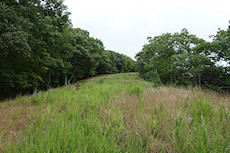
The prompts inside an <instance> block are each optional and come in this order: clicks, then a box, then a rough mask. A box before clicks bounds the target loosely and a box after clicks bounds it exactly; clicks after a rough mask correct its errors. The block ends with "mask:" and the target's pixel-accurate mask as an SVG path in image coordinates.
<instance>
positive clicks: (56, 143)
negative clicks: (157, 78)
mask: <svg viewBox="0 0 230 153" xmlns="http://www.w3.org/2000/svg"><path fill="white" fill-rule="evenodd" d="M229 98H230V96H229V94H224V95H223V94H219V93H216V92H213V91H204V90H199V89H197V88H192V87H191V88H184V87H173V86H159V87H155V86H154V85H153V84H152V83H150V82H146V81H143V80H142V79H140V78H139V77H138V75H137V73H125V74H115V75H104V76H100V77H95V78H91V79H88V80H84V81H81V82H78V83H76V84H74V85H70V86H66V87H62V88H56V89H53V90H49V91H46V92H40V93H38V94H34V95H31V96H24V97H20V96H19V97H17V98H16V99H14V100H11V101H6V102H5V103H1V104H0V125H1V126H0V148H1V149H0V152H1V151H2V152H230V144H229V142H230V130H229V128H230V109H229V106H230V104H229Z"/></svg>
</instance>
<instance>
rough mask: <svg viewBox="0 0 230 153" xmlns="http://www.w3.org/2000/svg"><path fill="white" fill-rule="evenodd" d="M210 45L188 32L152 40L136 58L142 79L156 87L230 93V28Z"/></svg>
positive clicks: (223, 31)
mask: <svg viewBox="0 0 230 153" xmlns="http://www.w3.org/2000/svg"><path fill="white" fill-rule="evenodd" d="M212 38H213V41H212V42H206V41H205V40H203V39H200V38H198V37H197V36H195V35H193V34H189V32H188V30H187V29H182V30H181V32H180V33H173V34H171V33H165V34H162V35H160V36H156V37H153V38H152V37H149V38H148V43H147V44H145V45H144V47H143V49H142V51H141V52H139V53H138V54H137V55H136V58H137V70H138V72H139V73H140V75H141V77H143V78H144V79H146V80H149V81H153V82H155V85H156V86H157V85H161V84H170V85H184V86H198V87H202V88H209V89H214V90H218V91H230V68H229V64H230V26H229V27H228V29H227V30H220V29H219V31H218V32H217V34H216V35H214V36H212Z"/></svg>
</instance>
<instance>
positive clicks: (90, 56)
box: [0, 0, 135, 99]
mask: <svg viewBox="0 0 230 153" xmlns="http://www.w3.org/2000/svg"><path fill="white" fill-rule="evenodd" d="M69 15H70V13H69V12H68V11H67V7H66V6H65V5H64V4H63V1H61V0H0V97H1V98H0V99H3V98H6V97H12V96H15V95H17V94H19V93H21V94H24V93H32V92H34V91H36V90H46V89H49V88H54V87H58V86H62V85H68V84H70V83H73V82H76V81H78V80H81V79H85V78H88V77H91V76H95V75H100V74H108V73H119V72H131V71H134V70H135V68H134V64H135V61H133V60H132V59H131V58H130V57H127V56H125V55H123V54H119V53H116V52H114V51H109V50H105V48H104V46H103V42H102V41H101V40H99V39H96V38H93V37H90V36H89V32H88V31H86V30H82V29H80V28H73V27H72V25H71V21H70V19H69Z"/></svg>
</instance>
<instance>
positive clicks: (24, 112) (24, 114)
mask: <svg viewBox="0 0 230 153" xmlns="http://www.w3.org/2000/svg"><path fill="white" fill-rule="evenodd" d="M34 111H35V107H34V106H28V105H25V104H20V105H12V106H6V108H1V109H0V134H1V135H0V152H1V151H2V148H3V147H7V146H8V145H9V144H11V143H17V142H18V133H19V132H20V131H21V130H22V129H23V128H24V127H25V125H26V124H27V123H28V122H29V121H31V118H30V113H31V112H34Z"/></svg>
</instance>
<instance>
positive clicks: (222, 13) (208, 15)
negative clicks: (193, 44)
mask: <svg viewBox="0 0 230 153" xmlns="http://www.w3.org/2000/svg"><path fill="white" fill-rule="evenodd" d="M64 4H65V5H67V7H68V11H69V12H71V14H72V15H71V16H70V18H71V21H72V24H73V27H74V28H81V29H84V30H87V31H89V32H90V36H91V37H94V38H98V39H100V40H102V42H103V44H104V46H105V49H107V50H113V51H115V52H119V53H123V54H125V55H128V56H130V57H131V58H134V57H135V55H136V54H137V53H138V52H140V51H141V49H142V47H143V45H144V44H145V43H147V41H146V39H147V37H148V36H150V37H154V36H158V35H161V34H162V33H166V32H170V33H174V32H180V31H181V29H183V28H187V29H188V31H189V33H190V34H195V35H197V36H198V37H199V38H203V39H205V40H207V41H210V39H209V36H210V35H215V34H216V32H217V31H218V28H221V29H224V30H226V29H227V27H228V25H229V20H230V0H65V2H64Z"/></svg>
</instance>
